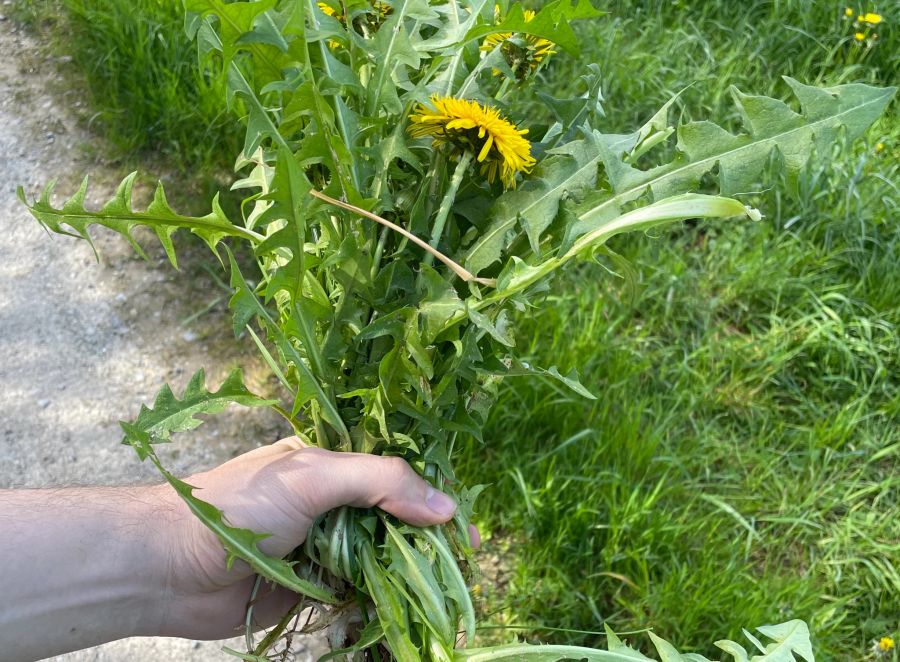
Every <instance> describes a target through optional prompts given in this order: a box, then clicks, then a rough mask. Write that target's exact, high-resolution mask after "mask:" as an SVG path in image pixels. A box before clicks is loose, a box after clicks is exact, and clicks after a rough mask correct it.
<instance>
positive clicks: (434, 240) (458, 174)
mask: <svg viewBox="0 0 900 662" xmlns="http://www.w3.org/2000/svg"><path fill="white" fill-rule="evenodd" d="M471 162H472V152H463V154H462V156H461V157H460V158H459V163H458V164H456V170H454V171H453V178H452V179H451V180H450V187H449V188H448V189H447V192H446V193H445V194H444V199H443V200H441V206H440V207H439V208H438V213H437V217H436V218H435V219H434V228H433V229H432V230H431V239H430V241H429V242H428V243H429V244H430V245H431V247H432V248H435V249H436V248H437V245H438V243H440V241H441V236H442V235H443V234H444V225H445V224H446V223H447V217H448V216H449V215H450V208H451V207H452V206H453V201H454V200H456V193H457V191H459V185H460V184H461V183H462V179H463V175H465V174H466V170H468V169H469V164H470V163H471ZM433 263H434V255H432V254H431V253H428V254H427V255H426V256H425V264H427V265H428V266H429V267H430V266H431V265H432V264H433Z"/></svg>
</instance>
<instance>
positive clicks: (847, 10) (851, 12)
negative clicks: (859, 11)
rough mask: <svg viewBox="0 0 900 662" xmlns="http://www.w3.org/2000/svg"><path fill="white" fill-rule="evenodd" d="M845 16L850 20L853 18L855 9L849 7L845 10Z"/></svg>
mask: <svg viewBox="0 0 900 662" xmlns="http://www.w3.org/2000/svg"><path fill="white" fill-rule="evenodd" d="M844 16H846V17H847V18H850V17H851V16H853V9H852V8H851V7H847V8H846V9H845V10H844Z"/></svg>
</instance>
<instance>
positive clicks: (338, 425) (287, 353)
mask: <svg viewBox="0 0 900 662" xmlns="http://www.w3.org/2000/svg"><path fill="white" fill-rule="evenodd" d="M226 252H227V253H228V262H229V267H230V270H231V286H232V287H233V288H234V295H233V296H232V298H231V303H230V304H229V305H230V306H231V307H232V309H233V310H234V326H235V330H236V331H240V330H242V329H243V327H244V326H246V324H247V323H248V322H249V321H250V319H251V318H252V317H253V316H258V317H259V319H260V320H261V321H262V323H263V326H264V328H265V329H266V330H267V331H268V332H269V333H271V334H272V337H273V338H274V339H275V344H276V345H277V347H278V349H279V351H280V352H281V353H282V355H283V356H284V359H285V360H286V361H288V362H290V363H291V364H292V365H293V366H294V368H295V369H296V374H297V380H298V384H297V400H296V401H295V407H298V406H303V405H304V404H306V403H307V402H309V401H310V400H312V399H315V401H316V403H318V405H319V407H321V410H322V417H323V418H324V419H325V421H326V422H327V423H328V424H329V425H330V426H331V427H332V428H334V430H335V431H336V432H337V433H338V434H339V435H340V436H341V439H343V440H344V441H345V442H346V443H347V444H348V445H349V444H350V432H349V431H348V430H347V426H346V424H345V423H344V421H343V420H342V419H341V415H340V413H339V412H338V410H337V406H336V405H335V403H334V400H333V399H332V398H331V397H330V396H329V395H328V394H327V393H326V392H325V390H324V389H323V387H322V384H320V382H319V381H318V380H317V379H316V377H315V375H313V374H312V371H310V369H309V366H308V365H307V364H306V361H305V360H304V359H303V357H302V356H301V355H300V352H299V351H298V350H297V348H296V347H294V345H293V344H292V343H291V341H290V340H289V339H288V338H287V336H286V335H285V333H284V331H283V330H282V329H281V327H280V325H279V324H277V323H276V321H275V320H274V319H273V318H272V315H271V314H270V313H269V311H268V310H266V308H265V306H263V305H262V303H260V301H259V299H258V298H257V297H256V295H255V294H254V293H253V290H252V289H251V288H250V286H249V285H248V284H247V281H246V280H245V279H244V276H243V274H242V273H241V270H240V268H239V267H238V265H237V262H236V261H235V259H234V255H233V254H232V253H231V251H228V250H227V249H226Z"/></svg>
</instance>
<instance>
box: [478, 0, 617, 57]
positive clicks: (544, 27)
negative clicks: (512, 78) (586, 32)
mask: <svg viewBox="0 0 900 662" xmlns="http://www.w3.org/2000/svg"><path fill="white" fill-rule="evenodd" d="M602 15H603V12H601V11H598V10H597V9H594V7H593V5H591V3H590V2H589V1H588V0H574V1H573V0H554V1H553V2H548V3H547V4H546V5H544V6H543V7H542V8H541V9H540V10H539V11H538V12H537V13H536V14H535V16H534V18H533V19H532V20H530V21H526V20H525V11H524V9H523V8H522V5H521V4H520V3H518V2H517V3H516V4H514V5H513V6H512V7H510V9H509V11H508V12H507V14H506V16H505V17H504V18H503V20H502V21H500V22H499V23H490V24H486V25H479V26H477V27H474V28H472V29H471V30H469V32H468V33H467V34H466V38H465V41H471V40H473V39H481V38H483V37H486V36H487V35H489V34H494V33H498V32H500V33H505V32H513V33H522V34H531V35H535V36H536V37H543V38H544V39H549V40H550V41H552V42H553V43H554V44H556V45H557V46H559V47H560V48H562V49H563V50H566V51H568V52H569V53H572V54H577V53H578V37H577V36H575V32H574V31H573V30H572V26H571V25H569V21H574V20H577V19H584V18H597V17H598V16H602Z"/></svg>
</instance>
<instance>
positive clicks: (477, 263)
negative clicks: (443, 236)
mask: <svg viewBox="0 0 900 662" xmlns="http://www.w3.org/2000/svg"><path fill="white" fill-rule="evenodd" d="M599 163H600V146H599V144H598V143H597V140H596V138H595V137H594V135H593V134H587V135H586V136H585V138H584V139H582V140H576V141H572V142H570V143H567V144H566V145H563V146H561V147H559V148H557V149H554V150H551V152H550V156H548V157H547V158H546V159H544V160H542V161H541V162H540V163H539V164H538V166H537V167H536V168H535V169H534V171H533V173H532V175H531V176H530V177H529V178H528V179H527V180H526V181H525V183H524V184H523V185H522V186H521V187H519V188H517V189H516V190H514V191H509V192H507V193H504V194H503V195H501V196H500V197H499V198H497V201H496V202H495V203H494V206H493V208H492V209H491V213H490V219H491V222H490V225H488V227H487V229H486V230H485V231H484V232H482V233H481V234H480V236H479V237H478V238H477V239H476V240H475V243H474V244H472V246H471V248H469V250H468V252H467V253H466V257H465V260H464V264H465V266H466V268H467V269H468V270H469V271H471V272H472V273H476V274H477V273H478V272H479V271H481V270H482V269H484V268H485V267H487V266H489V265H490V264H492V263H493V262H496V261H497V260H499V259H500V256H501V254H502V252H503V250H504V249H505V248H506V247H507V246H508V245H509V244H510V243H511V238H512V237H511V235H513V236H514V233H515V230H516V229H517V226H518V225H519V224H521V225H522V227H523V228H524V230H525V232H526V234H527V235H528V238H529V241H530V242H531V246H532V250H534V252H535V253H537V254H538V255H539V254H540V249H539V244H540V235H541V233H542V232H543V231H544V230H545V229H546V228H547V226H549V225H550V223H552V222H553V219H554V218H556V213H557V211H558V209H559V202H560V200H561V199H563V198H564V197H565V196H566V195H570V194H572V195H577V194H580V193H582V192H583V191H584V190H585V189H587V188H591V187H593V186H595V185H596V182H597V170H598V167H599Z"/></svg>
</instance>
